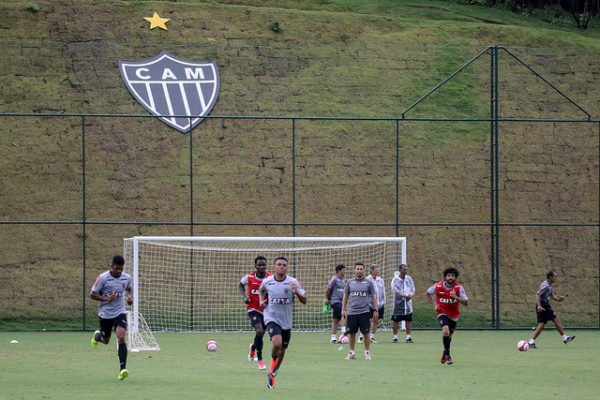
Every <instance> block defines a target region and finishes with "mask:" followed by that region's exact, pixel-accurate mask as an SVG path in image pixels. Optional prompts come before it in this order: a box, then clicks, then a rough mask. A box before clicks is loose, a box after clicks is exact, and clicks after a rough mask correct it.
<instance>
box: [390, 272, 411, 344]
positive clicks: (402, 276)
mask: <svg viewBox="0 0 600 400" xmlns="http://www.w3.org/2000/svg"><path fill="white" fill-rule="evenodd" d="M391 286H392V293H393V294H394V309H393V311H392V322H393V325H392V332H393V335H394V336H393V337H392V343H398V328H399V324H400V321H405V323H406V343H413V340H412V337H411V336H410V334H411V331H412V316H413V306H412V298H413V297H414V295H415V284H414V282H413V280H412V278H411V277H410V275H408V266H407V265H406V264H400V267H399V268H398V271H397V272H396V273H395V274H394V278H393V279H392V285H391Z"/></svg>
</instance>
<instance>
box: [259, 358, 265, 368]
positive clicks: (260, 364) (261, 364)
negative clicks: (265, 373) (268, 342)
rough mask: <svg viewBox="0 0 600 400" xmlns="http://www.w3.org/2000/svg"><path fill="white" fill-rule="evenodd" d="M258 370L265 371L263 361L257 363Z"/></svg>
mask: <svg viewBox="0 0 600 400" xmlns="http://www.w3.org/2000/svg"><path fill="white" fill-rule="evenodd" d="M258 369H267V367H266V366H265V362H264V361H263V360H259V361H258Z"/></svg>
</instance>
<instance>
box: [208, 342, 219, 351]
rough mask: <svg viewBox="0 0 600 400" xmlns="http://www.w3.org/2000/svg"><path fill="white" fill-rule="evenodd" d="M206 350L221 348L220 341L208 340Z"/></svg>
mask: <svg viewBox="0 0 600 400" xmlns="http://www.w3.org/2000/svg"><path fill="white" fill-rule="evenodd" d="M206 350H208V351H217V350H219V343H217V342H216V341H215V340H209V341H208V342H206Z"/></svg>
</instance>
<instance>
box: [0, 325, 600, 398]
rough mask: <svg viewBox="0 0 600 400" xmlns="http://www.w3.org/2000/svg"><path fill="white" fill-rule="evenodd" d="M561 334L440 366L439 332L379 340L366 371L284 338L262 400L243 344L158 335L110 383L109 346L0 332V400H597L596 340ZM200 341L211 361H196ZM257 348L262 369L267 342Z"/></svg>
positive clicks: (113, 370) (479, 350) (305, 341)
mask: <svg viewBox="0 0 600 400" xmlns="http://www.w3.org/2000/svg"><path fill="white" fill-rule="evenodd" d="M401 333H402V332H401ZM569 333H570V334H575V335H577V339H576V340H575V341H574V342H573V343H570V344H568V345H564V344H563V343H562V342H561V340H560V337H559V335H558V334H557V333H556V331H555V330H547V331H546V332H544V333H543V334H542V335H541V336H540V338H539V339H538V347H539V348H538V349H536V350H529V351H527V352H519V351H517V348H516V344H517V342H518V341H519V340H521V339H526V338H528V335H529V334H530V332H529V331H498V332H496V331H461V330H458V331H457V332H456V333H455V336H454V340H453V343H452V346H453V348H452V355H453V358H454V360H455V364H454V365H452V366H446V365H442V364H440V361H439V358H440V353H441V348H442V344H441V333H440V332H439V331H437V330H436V331H415V332H413V338H414V340H415V343H414V344H406V343H404V341H403V340H401V343H398V344H392V343H391V332H389V331H384V332H379V333H378V341H379V343H377V344H374V345H373V346H372V354H373V360H372V361H365V360H364V359H363V357H362V351H363V345H359V344H357V350H358V352H357V355H358V359H357V360H355V361H346V360H344V357H345V355H346V352H347V348H348V346H347V345H345V346H343V349H342V350H338V349H339V347H340V345H333V344H330V343H329V333H327V332H321V333H306V332H304V333H299V332H294V333H293V334H292V341H291V345H290V348H289V350H288V352H287V354H286V357H285V360H284V362H283V364H282V367H281V370H280V373H279V375H278V377H277V382H276V383H277V386H276V388H275V389H274V390H269V389H267V388H266V372H265V371H259V370H258V368H257V366H256V364H255V363H248V362H247V360H246V356H247V349H248V344H249V343H250V341H251V338H252V334H250V333H218V334H205V333H202V334H188V333H185V334H175V333H173V334H158V335H157V340H158V341H159V343H160V346H161V351H159V352H140V353H130V355H129V360H128V365H127V367H128V370H129V372H130V375H129V377H128V378H127V379H126V380H125V381H123V382H119V381H118V380H117V374H118V359H117V353H116V345H115V344H114V343H111V344H109V345H108V346H102V345H101V346H100V348H99V349H98V350H96V351H94V350H92V349H91V348H90V344H89V342H90V338H91V335H92V333H91V332H87V333H82V332H0V371H1V373H0V387H1V388H2V390H1V391H0V399H57V400H58V399H60V400H64V399H79V400H84V399H94V400H97V399H99V398H122V399H128V400H136V399H253V398H256V399H259V398H260V399H270V398H277V399H292V398H293V399H295V400H298V399H327V400H332V399H344V400H351V399H365V398H371V399H386V398H405V399H443V400H451V399H460V400H465V399H486V398H487V399H511V400H516V399H534V398H547V399H579V400H581V399H596V398H597V395H598V378H599V377H600V362H599V361H598V360H600V346H599V345H598V343H599V339H600V332H598V331H570V332H569ZM403 336H404V335H403V333H402V335H401V336H400V338H401V339H403ZM14 339H16V340H18V341H19V343H18V344H11V343H10V342H11V340H14ZM210 339H214V340H217V341H218V342H219V346H220V348H219V351H217V352H215V353H209V352H207V351H206V350H205V347H204V345H205V343H206V342H207V341H208V340H210ZM266 348H267V351H266V352H265V355H267V357H266V359H267V360H268V354H269V351H270V342H269V341H268V336H267V337H266ZM267 365H268V363H267Z"/></svg>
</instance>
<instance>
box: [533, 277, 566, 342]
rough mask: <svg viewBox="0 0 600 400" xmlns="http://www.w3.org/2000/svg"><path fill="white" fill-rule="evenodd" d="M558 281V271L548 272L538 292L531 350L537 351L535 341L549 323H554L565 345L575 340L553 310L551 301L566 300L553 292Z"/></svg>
mask: <svg viewBox="0 0 600 400" xmlns="http://www.w3.org/2000/svg"><path fill="white" fill-rule="evenodd" d="M557 280H558V273H557V272H556V271H554V270H553V271H548V273H547V274H546V280H545V281H543V282H542V283H541V284H540V287H539V288H538V291H537V293H536V295H535V303H536V304H535V312H536V313H537V327H536V328H535V331H534V332H533V335H532V336H531V339H529V348H532V349H535V348H537V345H536V344H535V339H537V338H538V336H540V334H541V333H542V331H543V330H544V328H545V327H546V323H547V322H548V321H552V322H554V326H556V330H557V331H558V333H560V335H561V339H562V341H563V343H564V344H567V343H569V342H571V341H572V340H573V339H575V336H568V335H566V334H565V330H564V328H563V326H562V323H561V322H560V319H558V317H557V316H556V313H555V312H554V310H553V309H552V306H551V305H550V299H552V300H555V301H559V302H560V301H563V300H564V299H565V297H564V296H555V295H554V293H553V292H552V285H554V284H555V283H556V281H557Z"/></svg>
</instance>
